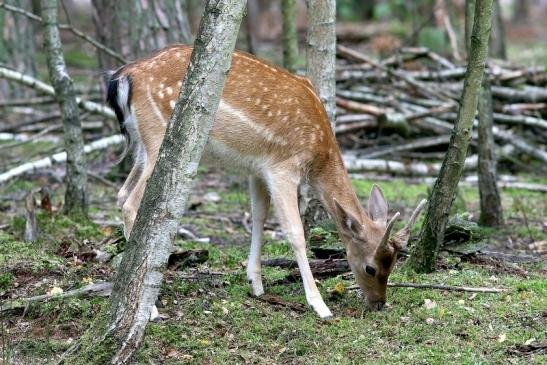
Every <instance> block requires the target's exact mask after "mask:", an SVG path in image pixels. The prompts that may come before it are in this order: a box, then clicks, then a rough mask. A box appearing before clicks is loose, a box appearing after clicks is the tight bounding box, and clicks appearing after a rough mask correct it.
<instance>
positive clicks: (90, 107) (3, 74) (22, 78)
mask: <svg viewBox="0 0 547 365" xmlns="http://www.w3.org/2000/svg"><path fill="white" fill-rule="evenodd" d="M0 78H5V79H7V80H11V81H15V82H18V83H20V84H22V85H25V86H27V87H30V88H31V89H34V90H36V91H38V92H40V93H42V94H46V95H51V96H55V90H53V87H52V86H51V85H49V84H46V83H45V82H43V81H40V80H38V79H36V78H34V77H31V76H28V75H25V74H22V73H20V72H17V71H13V70H10V69H9V68H6V67H0ZM76 102H77V103H78V106H79V107H80V108H82V109H84V110H85V111H88V112H90V113H94V114H99V115H102V116H103V117H105V118H108V119H112V120H116V115H115V114H114V112H113V111H112V109H110V108H108V107H106V106H104V105H101V104H98V103H94V102H92V101H87V100H83V99H82V98H80V97H76Z"/></svg>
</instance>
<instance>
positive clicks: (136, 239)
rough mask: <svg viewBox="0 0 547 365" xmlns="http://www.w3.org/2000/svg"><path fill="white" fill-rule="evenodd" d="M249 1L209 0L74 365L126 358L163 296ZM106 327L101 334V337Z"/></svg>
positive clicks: (72, 358)
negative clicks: (99, 316) (112, 272)
mask: <svg viewBox="0 0 547 365" xmlns="http://www.w3.org/2000/svg"><path fill="white" fill-rule="evenodd" d="M244 9H245V1H244V0H209V1H208V3H207V5H206V9H205V12H204V16H203V19H202V21H201V24H200V28H199V31H198V36H197V39H196V42H195V44H194V50H193V52H192V56H191V60H190V65H189V67H188V72H187V73H186V75H185V77H184V80H183V85H182V89H181V93H180V95H179V98H178V100H177V104H176V106H175V109H174V111H173V115H172V117H171V120H170V121H169V124H168V126H167V130H166V133H165V137H164V140H163V143H162V145H161V147H160V152H159V157H158V160H157V162H156V165H155V167H154V171H153V173H152V175H151V177H150V179H149V181H148V183H147V186H146V189H145V193H144V196H143V200H142V203H141V206H140V208H139V211H138V213H137V218H136V221H135V225H134V228H133V231H132V232H131V238H130V239H129V242H128V243H127V245H126V251H125V254H124V256H123V259H122V262H121V264H120V267H119V270H118V274H117V276H116V280H115V282H114V287H113V290H112V295H111V298H110V308H109V314H108V315H107V316H106V318H105V319H104V320H102V321H98V322H97V323H96V324H95V326H94V328H92V329H91V330H90V331H89V332H88V334H87V335H86V336H85V337H84V339H83V340H82V344H81V347H80V348H79V349H78V350H73V351H74V352H71V353H69V355H68V357H66V358H65V360H64V363H66V364H104V363H108V364H126V363H128V361H129V360H130V358H131V357H132V355H133V354H134V353H135V351H136V350H137V349H138V347H139V345H140V344H141V342H142V339H143V336H144V330H145V327H146V325H147V323H148V320H149V318H150V312H151V309H152V306H153V305H154V302H155V300H156V298H157V296H158V293H159V289H160V286H161V282H162V279H163V270H164V268H165V266H166V264H167V259H168V257H169V254H170V253H171V250H172V242H173V240H174V238H175V237H176V228H177V223H178V220H179V218H180V217H181V216H182V214H183V212H184V210H185V207H186V202H187V199H188V196H189V193H190V190H191V187H192V181H193V179H194V177H195V175H196V173H197V168H198V164H199V161H200V158H201V154H202V152H203V148H204V147H205V143H206V141H207V138H208V135H209V131H210V130H211V128H212V126H213V122H214V118H215V114H216V111H217V108H218V105H219V103H220V97H221V94H222V88H223V86H224V81H225V80H226V76H227V74H228V71H229V68H230V63H231V58H232V52H233V50H234V46H235V42H236V38H237V34H238V30H239V26H240V23H241V19H242V17H243V12H244ZM94 333H99V335H94Z"/></svg>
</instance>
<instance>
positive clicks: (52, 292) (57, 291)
mask: <svg viewBox="0 0 547 365" xmlns="http://www.w3.org/2000/svg"><path fill="white" fill-rule="evenodd" d="M47 293H48V295H59V294H63V289H61V288H59V287H58V286H54V287H53V288H51V290H50V291H48V292H47Z"/></svg>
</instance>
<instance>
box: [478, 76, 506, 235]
mask: <svg viewBox="0 0 547 365" xmlns="http://www.w3.org/2000/svg"><path fill="white" fill-rule="evenodd" d="M493 122H494V112H493V106H492V91H491V90H490V82H489V81H488V77H486V75H485V76H484V77H483V80H482V89H481V94H480V99H479V141H478V150H479V195H480V204H481V215H480V223H481V224H482V225H485V226H490V227H498V226H502V225H503V209H502V206H501V196H500V191H499V189H498V184H497V177H496V157H495V154H494V150H495V148H494V147H495V146H494V134H493V133H492V126H493Z"/></svg>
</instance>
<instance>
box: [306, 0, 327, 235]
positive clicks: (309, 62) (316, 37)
mask: <svg viewBox="0 0 547 365" xmlns="http://www.w3.org/2000/svg"><path fill="white" fill-rule="evenodd" d="M306 4H307V13H308V32H307V36H306V38H307V39H306V42H307V48H306V76H307V77H308V78H309V79H310V80H311V82H312V84H313V86H314V87H315V90H316V92H317V94H318V95H319V98H320V99H321V102H322V103H323V105H324V106H325V109H326V111H327V116H328V118H329V121H330V124H331V128H332V130H333V131H334V127H335V123H336V79H335V77H336V1H335V0H307V1H306ZM299 196H300V198H299V209H300V215H301V216H302V222H303V224H304V229H305V230H306V232H307V231H309V229H310V228H311V227H313V226H315V225H317V223H319V222H321V221H323V220H325V219H326V218H327V217H328V214H327V212H326V211H325V209H324V208H323V206H322V204H321V203H320V202H319V200H318V199H316V198H314V197H313V193H312V191H311V190H310V189H309V187H308V186H306V185H302V186H301V187H300V188H299Z"/></svg>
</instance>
